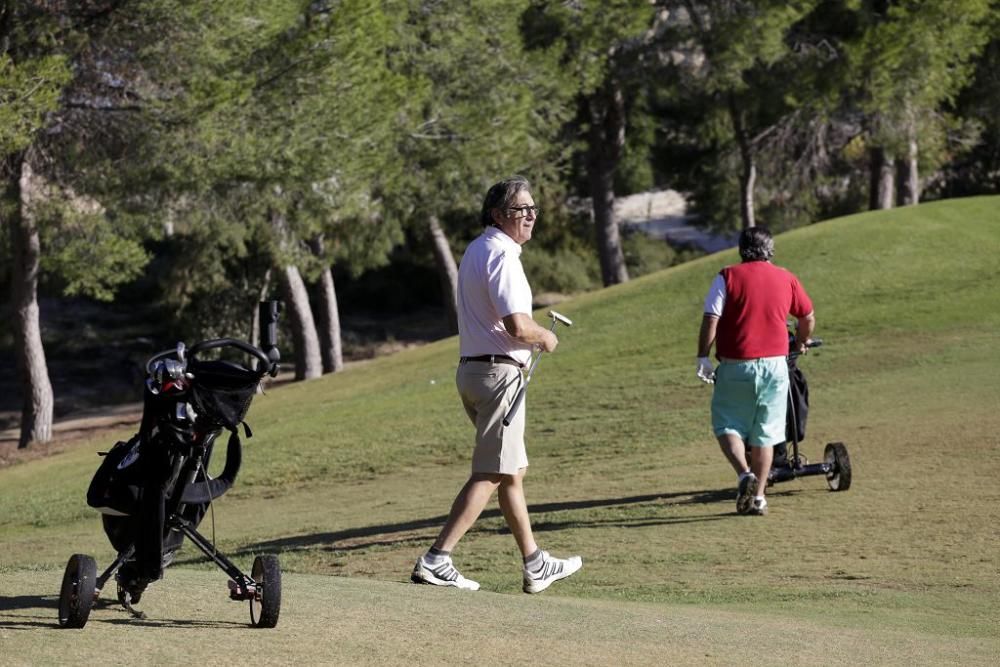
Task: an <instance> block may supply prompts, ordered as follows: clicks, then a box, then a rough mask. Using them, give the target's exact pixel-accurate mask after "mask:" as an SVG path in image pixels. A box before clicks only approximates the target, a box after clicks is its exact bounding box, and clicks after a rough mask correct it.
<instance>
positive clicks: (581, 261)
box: [521, 246, 601, 296]
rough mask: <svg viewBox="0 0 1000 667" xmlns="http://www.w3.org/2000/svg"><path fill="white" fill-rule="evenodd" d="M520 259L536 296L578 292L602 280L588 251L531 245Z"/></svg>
mask: <svg viewBox="0 0 1000 667" xmlns="http://www.w3.org/2000/svg"><path fill="white" fill-rule="evenodd" d="M521 263H522V264H523V265H524V273H525V275H527V277H528V282H530V283H531V286H532V291H533V292H534V294H535V295H536V296H537V295H539V294H541V293H543V292H556V293H559V294H579V293H580V292H586V291H589V290H592V289H594V288H595V287H598V286H599V285H600V284H601V276H600V275H599V273H598V271H597V265H596V263H595V262H594V260H593V255H592V253H589V252H580V251H574V250H572V249H570V248H556V249H555V250H548V249H546V248H544V247H538V248H535V247H531V246H529V247H527V248H526V249H525V251H524V252H523V253H522V254H521Z"/></svg>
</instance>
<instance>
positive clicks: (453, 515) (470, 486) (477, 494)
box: [434, 473, 503, 551]
mask: <svg viewBox="0 0 1000 667" xmlns="http://www.w3.org/2000/svg"><path fill="white" fill-rule="evenodd" d="M502 477H503V476H501V475H489V474H485V473H472V475H471V476H470V477H469V481H467V482H466V483H465V486H463V487H462V490H461V491H459V492H458V495H457V496H456V497H455V502H453V503H452V505H451V512H449V514H448V520H447V521H446V522H445V524H444V526H443V527H442V528H441V532H440V533H439V534H438V538H437V540H435V542H434V547H435V548H437V549H440V550H441V551H452V550H453V549H454V548H455V545H457V544H458V541H459V540H460V539H462V536H463V535H465V533H467V532H468V531H469V528H472V524H474V523H475V522H476V519H478V518H479V515H480V514H482V513H483V509H485V507H486V503H488V502H489V501H490V498H492V497H493V492H494V491H496V489H497V487H498V486H499V485H500V483H501V478H502Z"/></svg>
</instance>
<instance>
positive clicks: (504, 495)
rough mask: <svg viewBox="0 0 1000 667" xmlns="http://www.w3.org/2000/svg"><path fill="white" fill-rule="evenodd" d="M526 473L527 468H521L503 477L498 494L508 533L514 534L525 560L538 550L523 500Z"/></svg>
mask: <svg viewBox="0 0 1000 667" xmlns="http://www.w3.org/2000/svg"><path fill="white" fill-rule="evenodd" d="M527 471H528V469H527V468H521V469H520V470H519V471H518V472H517V474H516V475H503V476H502V479H501V481H500V491H499V494H498V495H499V499H500V509H501V511H503V518H504V519H505V520H506V521H507V527H508V528H510V532H511V533H513V534H514V540H516V541H517V547H518V548H519V549H520V550H521V556H523V557H525V558H527V557H528V556H530V555H532V554H533V553H535V552H536V551H537V550H538V545H537V544H536V543H535V537H534V535H533V534H532V532H531V517H530V516H529V515H528V503H527V502H526V501H525V499H524V474H525V473H526V472H527Z"/></svg>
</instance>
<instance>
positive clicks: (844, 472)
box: [823, 442, 851, 491]
mask: <svg viewBox="0 0 1000 667" xmlns="http://www.w3.org/2000/svg"><path fill="white" fill-rule="evenodd" d="M823 459H824V460H825V461H826V463H827V464H828V465H829V466H830V467H831V470H830V472H828V473H826V483H827V485H828V486H829V487H830V490H831V491H847V490H848V489H849V488H851V457H850V456H848V455H847V447H845V446H844V443H842V442H830V443H827V445H826V450H825V451H824V452H823Z"/></svg>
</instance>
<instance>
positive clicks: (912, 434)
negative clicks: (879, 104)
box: [0, 197, 1000, 665]
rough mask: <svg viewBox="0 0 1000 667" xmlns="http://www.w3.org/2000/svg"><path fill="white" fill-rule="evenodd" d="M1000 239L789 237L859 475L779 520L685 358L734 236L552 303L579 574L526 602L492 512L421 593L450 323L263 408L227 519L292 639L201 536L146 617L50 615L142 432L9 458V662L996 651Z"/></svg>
mask: <svg viewBox="0 0 1000 667" xmlns="http://www.w3.org/2000/svg"><path fill="white" fill-rule="evenodd" d="M526 252H530V245H529V246H528V247H527V249H526ZM998 257H1000V198H997V197H992V198H972V199H966V200H953V201H948V202H941V203H933V204H927V205H922V206H919V207H914V208H908V209H900V210H896V211H889V212H880V213H871V214H865V215H860V216H853V217H850V218H844V219H840V220H835V221H829V222H825V223H822V224H818V225H813V226H810V227H808V228H804V229H800V230H797V231H794V232H791V233H789V234H785V235H782V236H780V237H778V239H777V257H776V261H777V263H779V264H781V265H784V266H787V267H788V268H790V269H792V270H793V271H795V272H796V273H797V274H798V275H799V276H800V277H801V279H802V281H803V283H804V284H805V286H806V288H807V289H808V290H809V292H810V294H811V296H812V297H813V300H814V302H815V304H816V312H817V320H818V328H817V333H816V335H817V336H819V337H822V338H823V339H824V340H825V342H826V345H825V346H824V347H822V348H820V349H818V350H815V351H813V352H812V353H810V354H809V355H808V357H807V358H805V359H803V360H802V361H801V363H800V366H801V367H802V368H803V370H804V371H805V373H806V375H807V377H808V379H809V381H810V390H811V413H810V420H809V426H808V431H809V432H808V436H807V439H806V441H805V442H804V443H803V445H802V447H803V451H804V453H805V454H806V455H807V456H809V457H810V458H811V459H812V460H818V459H820V458H821V457H822V453H823V447H824V445H825V444H826V443H827V442H831V441H842V442H844V443H845V444H846V445H847V447H848V450H849V452H850V455H851V459H852V462H853V467H854V481H853V486H852V488H851V489H850V490H849V491H847V492H844V493H830V492H829V491H828V490H827V485H826V482H825V480H824V479H822V478H821V477H810V478H805V479H802V480H798V481H792V482H786V483H782V484H779V485H777V486H775V487H773V488H772V489H771V513H770V514H769V515H768V516H767V517H763V518H756V517H740V516H737V515H736V514H735V512H734V503H733V493H734V491H733V486H734V482H735V479H734V476H733V474H732V471H731V470H730V469H729V467H728V465H727V464H726V463H725V461H724V460H723V458H722V456H721V454H720V453H719V451H718V447H717V445H716V444H715V443H714V439H713V438H712V436H711V433H710V430H709V426H708V410H709V399H710V395H711V388H710V387H707V386H704V385H702V384H701V383H700V382H698V380H697V379H696V378H695V374H694V368H695V363H694V351H695V338H696V334H697V330H698V324H699V322H700V317H701V315H700V314H701V302H702V299H703V297H704V293H705V290H706V289H707V287H708V284H709V282H710V280H711V278H712V275H713V274H714V273H715V272H716V271H718V269H719V268H721V267H722V266H724V265H726V264H729V263H733V262H735V261H737V259H736V254H735V252H733V251H730V252H727V253H722V254H720V255H715V256H712V257H707V258H703V259H701V260H698V261H695V262H692V263H689V264H686V265H682V266H679V267H676V268H674V269H671V270H669V271H666V272H662V273H658V274H655V275H651V276H647V277H644V278H642V279H639V280H635V281H632V282H631V283H628V284H626V285H623V286H619V287H616V288H612V289H607V290H602V291H600V292H596V293H591V294H587V295H584V296H582V297H579V298H576V299H574V300H572V301H569V302H566V303H564V304H561V305H560V306H559V310H560V312H563V313H565V314H566V315H567V316H568V317H570V318H572V319H573V320H574V322H575V326H574V327H573V328H572V329H569V330H562V331H561V336H560V339H561V343H560V346H559V349H558V350H557V351H556V353H555V354H553V355H551V356H549V357H546V358H545V359H543V360H542V362H541V364H540V365H539V367H538V372H537V374H536V376H535V379H534V380H533V381H532V384H531V389H530V391H529V396H528V407H529V425H528V435H527V437H528V445H529V456H530V457H531V468H530V469H529V474H528V478H527V481H526V487H527V493H528V501H529V504H530V505H531V506H532V507H531V509H532V514H533V519H534V525H535V530H536V537H537V538H538V540H539V542H540V544H541V545H542V547H543V548H545V549H548V550H550V551H553V552H555V553H556V554H561V555H567V554H569V553H579V554H580V555H582V556H583V558H584V569H583V570H582V571H581V572H580V573H579V574H578V575H576V576H574V577H573V578H572V579H569V580H567V581H565V582H562V583H559V584H557V585H556V586H554V587H553V588H552V589H550V590H549V591H547V592H546V593H544V594H542V595H540V596H535V597H529V596H525V595H523V594H522V593H521V592H520V572H519V557H518V554H517V552H516V549H515V547H514V543H513V540H512V538H511V536H510V535H509V533H507V532H506V529H505V528H504V524H503V521H502V518H501V517H500V515H499V511H498V510H497V509H496V507H495V505H494V506H491V508H490V509H489V510H488V512H487V514H486V516H484V518H483V519H482V520H481V521H480V522H479V524H477V526H476V528H475V529H474V531H473V532H471V533H470V534H469V535H467V536H466V538H465V539H464V540H463V541H462V543H461V544H460V546H459V548H458V549H457V550H456V552H455V554H454V556H455V561H456V564H457V565H458V566H459V567H460V568H461V569H462V571H463V573H464V574H465V575H466V576H468V577H471V578H473V579H476V580H478V581H480V582H481V583H482V584H483V589H484V590H483V591H481V592H479V593H471V594H469V593H465V594H462V593H459V592H456V591H441V590H436V589H430V588H429V587H419V586H412V585H408V584H405V582H406V581H407V580H408V576H409V571H410V569H411V568H412V565H413V561H414V559H415V558H416V557H417V556H418V555H419V554H420V553H421V552H422V551H423V550H424V549H426V547H427V546H428V545H429V543H430V542H431V541H432V540H433V538H434V536H435V534H436V532H437V529H438V528H439V527H440V525H441V523H442V521H443V520H444V515H445V513H446V512H447V510H448V506H449V504H450V502H451V500H452V498H453V497H454V494H455V493H456V492H457V490H458V488H459V487H460V486H461V484H462V483H463V482H464V480H465V478H466V476H467V474H468V457H469V448H470V440H471V426H470V425H469V424H468V423H467V421H466V418H465V416H464V414H463V412H462V410H461V406H460V404H459V402H458V399H457V396H456V394H455V390H454V384H453V375H454V370H455V365H456V361H457V359H456V358H457V342H456V341H455V340H454V339H450V340H445V341H441V342H438V343H435V344H432V345H428V346H425V347H423V348H420V349H418V350H414V351H410V352H405V353H401V354H399V355H395V356H393V357H391V358H384V359H379V360H376V361H373V362H371V363H368V364H365V365H362V366H358V367H355V368H352V369H351V370H349V371H347V372H345V373H342V374H339V375H336V376H328V377H325V378H323V379H321V380H317V381H313V382H310V383H305V384H297V385H292V386H286V387H282V388H278V389H274V390H271V391H270V392H269V393H268V394H267V395H265V396H260V397H258V398H257V399H256V400H255V403H254V407H253V409H252V410H251V413H250V416H249V421H250V423H251V424H252V426H253V428H254V432H255V437H254V438H253V439H252V440H250V441H249V442H248V443H247V445H246V450H245V456H244V467H243V472H242V474H241V477H240V479H239V480H238V481H237V484H236V487H235V488H234V490H233V491H231V492H230V493H229V494H228V495H227V496H226V497H225V498H223V499H221V500H220V501H218V502H217V503H216V506H215V529H216V538H217V540H218V544H219V546H220V548H221V549H222V550H223V551H225V552H227V553H229V554H230V555H231V556H233V558H234V559H235V560H236V561H237V562H238V563H239V564H240V565H241V566H243V567H247V568H249V565H250V562H251V561H252V555H253V554H254V553H261V552H272V553H277V554H279V556H280V558H281V562H282V566H283V568H284V570H285V573H286V581H285V589H286V595H285V601H284V604H283V607H282V617H281V622H280V623H279V626H278V628H277V629H275V630H273V631H254V630H251V629H250V628H249V627H248V626H247V620H248V618H247V612H246V610H245V608H243V606H242V605H240V604H237V603H234V602H229V601H228V600H227V599H226V590H225V575H224V574H222V573H221V572H219V571H218V570H215V569H214V566H209V565H206V564H205V563H204V562H203V559H202V558H200V555H199V554H198V553H197V552H195V551H193V550H192V549H190V548H187V549H185V551H184V552H183V553H182V555H181V558H180V559H179V560H180V562H179V563H178V564H177V565H175V566H174V567H172V568H171V569H169V570H168V571H167V573H166V577H165V579H164V580H163V581H161V582H157V583H156V584H154V585H153V586H151V588H150V589H149V591H148V592H147V594H146V596H145V597H144V598H143V603H142V604H141V605H140V607H142V608H143V609H145V610H146V612H147V613H148V615H149V618H148V619H147V620H146V621H142V622H138V621H132V620H129V619H128V618H127V616H126V615H125V614H123V613H122V612H121V611H120V610H117V609H115V608H114V607H107V608H104V607H102V608H98V609H96V610H95V611H94V613H93V614H92V616H91V621H90V623H89V624H88V626H87V627H86V628H85V629H83V630H81V631H60V630H57V629H55V617H56V612H55V599H56V596H57V594H58V588H59V582H60V580H61V576H62V567H63V565H64V564H65V562H66V560H67V559H68V557H69V556H70V554H72V553H76V552H79V553H89V554H92V555H94V556H95V557H96V558H97V561H98V566H99V567H104V566H106V565H107V563H109V562H110V560H111V558H112V557H113V553H112V552H111V548H110V546H109V545H108V542H107V540H106V539H105V537H104V534H103V532H102V531H101V528H100V523H99V521H98V520H97V518H96V513H94V512H93V511H92V510H89V509H88V508H87V507H86V505H85V501H84V495H85V491H86V487H87V484H88V483H89V481H90V477H91V475H92V474H93V471H94V469H95V468H96V466H97V464H98V457H97V456H96V455H95V452H97V451H99V450H101V451H103V450H106V449H107V448H108V446H109V445H110V444H111V443H112V442H113V439H114V438H115V437H121V438H124V437H125V436H127V435H129V433H127V432H121V433H118V434H113V435H112V436H111V438H109V439H102V440H100V441H94V442H85V443H81V444H78V445H74V446H73V447H70V448H67V449H66V451H64V452H62V453H60V454H58V455H54V456H50V457H47V458H45V459H41V460H34V461H30V462H27V463H23V464H19V465H14V466H12V467H9V468H6V469H3V470H0V541H2V551H0V646H2V651H3V654H4V659H3V661H4V663H7V662H9V660H8V657H7V656H16V658H15V659H14V662H15V663H17V662H18V661H21V662H20V664H55V663H70V664H83V663H86V662H94V661H97V660H101V661H105V660H110V661H112V662H114V661H116V660H117V661H120V662H135V661H138V662H148V663H156V664H180V663H188V662H191V661H197V660H201V659H206V660H212V661H213V662H222V663H224V664H225V663H236V662H246V661H247V660H248V659H251V658H249V657H248V656H249V655H253V656H254V657H255V659H259V660H261V661H262V662H266V663H276V664H281V663H291V662H296V661H299V662H304V663H306V664H313V663H330V664H349V663H384V664H401V663H410V664H450V663H459V662H485V663H488V664H501V663H507V662H511V661H514V660H517V661H529V660H530V661H531V662H534V663H537V664H668V663H670V664H736V663H744V662H746V661H747V660H748V656H749V655H751V654H753V651H754V648H753V647H754V646H755V641H754V638H757V637H760V638H762V639H763V640H764V641H765V643H766V646H767V648H766V652H765V655H764V656H762V659H763V661H764V662H765V663H768V664H911V665H912V664H927V665H940V664H955V665H972V664H974V665H993V664H997V663H1000V622H998V613H1000V612H998V608H1000V537H998V532H1000V531H998V528H997V526H998V525H1000V484H998V483H997V480H998V479H1000V435H998V434H1000V372H998V371H1000V345H998V343H1000V336H998V334H997V331H998V330H1000V260H998ZM529 278H530V276H529ZM538 318H539V319H540V320H541V319H544V313H539V315H538ZM109 440H110V441H109ZM217 463H219V464H221V462H217ZM201 529H202V532H204V533H206V534H207V535H209V537H211V535H212V523H211V516H209V517H206V519H205V521H204V522H203V523H202V526H201ZM322 575H337V576H322ZM110 588H112V587H111V586H109V589H110ZM113 597H114V593H113V591H111V590H109V591H107V592H106V593H105V595H104V596H103V598H104V599H109V600H110V599H112V598H113ZM125 646H127V647H128V649H127V652H125V650H124V649H123V647H125Z"/></svg>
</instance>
